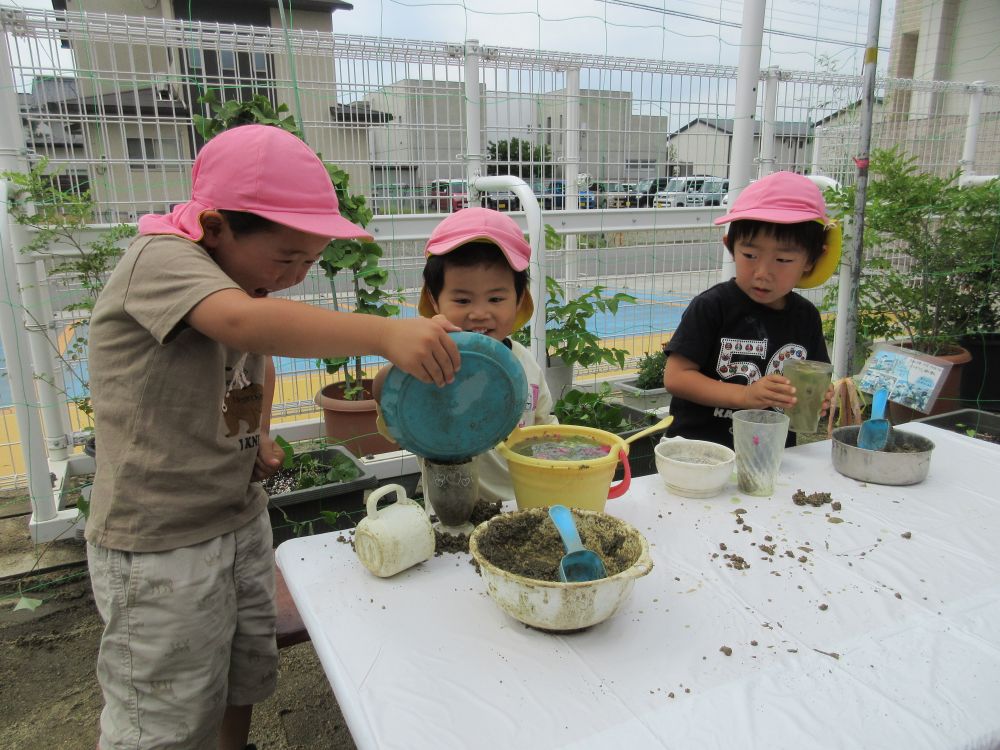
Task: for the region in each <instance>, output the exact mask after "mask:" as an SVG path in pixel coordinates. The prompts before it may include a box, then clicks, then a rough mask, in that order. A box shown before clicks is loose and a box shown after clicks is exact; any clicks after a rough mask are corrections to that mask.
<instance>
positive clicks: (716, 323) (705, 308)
mask: <svg viewBox="0 0 1000 750" xmlns="http://www.w3.org/2000/svg"><path fill="white" fill-rule="evenodd" d="M666 350H667V356H669V355H670V354H671V353H672V352H677V353H678V354H680V355H682V356H684V357H687V358H688V359H690V360H691V361H692V362H695V363H697V365H698V368H699V371H700V372H701V373H702V375H706V376H707V377H710V378H713V379H715V380H722V381H726V382H732V383H741V384H747V385H749V384H750V383H753V382H755V381H757V380H759V379H760V378H762V377H764V376H766V375H769V374H771V373H774V372H781V369H782V365H783V364H784V362H785V361H787V360H789V359H791V358H793V357H796V358H799V359H813V360H819V361H821V362H829V361H830V358H829V356H828V355H827V352H826V342H825V341H824V340H823V326H822V323H821V322H820V317H819V310H817V309H816V307H815V306H814V305H813V304H812V303H811V302H810V301H809V300H807V299H806V298H805V297H803V296H801V295H799V294H796V293H795V292H791V293H790V294H789V295H788V298H787V299H786V301H785V308H784V309H783V310H773V309H771V308H770V307H765V306H764V305H761V304H758V303H757V302H754V301H753V300H752V299H750V298H749V297H748V296H747V295H746V294H745V293H744V292H743V291H742V290H741V289H740V288H739V287H738V286H736V281H735V280H732V279H731V280H729V281H726V282H723V283H721V284H716V285H715V286H713V287H712V288H711V289H708V290H706V291H704V292H702V293H701V294H699V295H698V296H697V297H695V298H694V299H693V300H691V304H690V305H688V308H687V310H685V311H684V315H683V316H682V317H681V322H680V325H678V326H677V331H676V333H674V335H673V337H672V338H671V339H670V341H669V342H668V343H667V346H666ZM670 413H671V414H672V415H673V417H674V421H673V424H671V425H670V427H669V429H668V430H667V434H668V435H669V436H670V437H675V436H678V435H680V436H681V437H686V438H688V439H690V440H710V441H711V442H713V443H722V444H723V445H726V446H729V447H730V448H732V447H733V433H732V415H733V410H732V409H724V408H721V407H713V406H703V405H701V404H696V403H694V402H692V401H688V400H687V399H683V398H678V397H677V396H674V397H673V398H672V399H671V401H670ZM792 445H795V433H794V432H789V433H788V440H787V441H786V446H792Z"/></svg>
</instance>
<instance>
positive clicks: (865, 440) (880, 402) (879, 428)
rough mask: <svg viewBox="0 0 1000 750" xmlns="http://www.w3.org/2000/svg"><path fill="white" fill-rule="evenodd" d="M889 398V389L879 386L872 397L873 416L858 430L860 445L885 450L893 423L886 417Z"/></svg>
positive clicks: (873, 449)
mask: <svg viewBox="0 0 1000 750" xmlns="http://www.w3.org/2000/svg"><path fill="white" fill-rule="evenodd" d="M888 400H889V391H888V389H886V388H879V389H878V390H877V391H875V397H874V398H873V399H872V417H871V419H866V420H865V421H864V422H862V423H861V429H860V430H858V447H859V448H864V449H865V450H866V451H881V450H885V447H886V445H888V443H889V433H890V431H891V429H892V425H891V424H890V423H889V420H888V419H885V404H886V402H887V401H888Z"/></svg>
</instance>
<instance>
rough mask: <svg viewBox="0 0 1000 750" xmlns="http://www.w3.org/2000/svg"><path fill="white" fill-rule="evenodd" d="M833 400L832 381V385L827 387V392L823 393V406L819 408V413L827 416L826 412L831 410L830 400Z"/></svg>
mask: <svg viewBox="0 0 1000 750" xmlns="http://www.w3.org/2000/svg"><path fill="white" fill-rule="evenodd" d="M831 401H833V383H830V387H829V388H827V389H826V393H824V394H823V408H821V409H820V410H819V415H820V416H821V417H825V416H826V413H827V412H828V411H829V410H830V402H831Z"/></svg>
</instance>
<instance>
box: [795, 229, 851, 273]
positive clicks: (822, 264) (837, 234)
mask: <svg viewBox="0 0 1000 750" xmlns="http://www.w3.org/2000/svg"><path fill="white" fill-rule="evenodd" d="M843 243H844V233H843V231H842V230H841V228H840V225H839V224H830V225H829V226H827V228H826V249H825V250H823V254H822V255H821V256H819V260H817V261H816V263H815V264H814V265H813V268H812V270H811V271H810V272H809V273H807V274H805V275H804V276H803V277H802V278H801V279H799V283H798V284H796V285H795V286H796V287H798V288H799V289H812V288H813V287H817V286H819V285H820V284H822V283H823V282H824V281H826V280H827V279H829V278H830V277H831V276H833V272H834V271H836V270H837V268H838V267H839V266H840V253H841V249H842V246H843Z"/></svg>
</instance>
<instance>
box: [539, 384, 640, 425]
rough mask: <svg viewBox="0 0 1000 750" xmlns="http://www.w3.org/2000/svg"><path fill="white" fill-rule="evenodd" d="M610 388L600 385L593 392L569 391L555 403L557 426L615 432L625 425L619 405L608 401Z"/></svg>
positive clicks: (623, 411)
mask: <svg viewBox="0 0 1000 750" xmlns="http://www.w3.org/2000/svg"><path fill="white" fill-rule="evenodd" d="M611 393H612V390H611V386H610V385H608V384H607V383H601V386H600V388H598V390H596V391H593V392H588V391H578V390H576V389H571V390H569V391H566V394H565V395H564V396H563V397H562V398H561V399H559V400H558V401H556V403H555V406H554V407H553V413H554V414H555V415H556V419H558V420H559V424H572V425H578V426H580V427H594V428H596V429H598V430H607V431H608V432H617V431H618V430H620V429H621V428H622V427H625V426H626V425H627V420H626V419H625V410H624V409H623V408H622V405H621V404H617V403H615V402H613V401H611V400H610V398H611Z"/></svg>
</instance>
